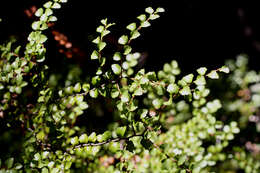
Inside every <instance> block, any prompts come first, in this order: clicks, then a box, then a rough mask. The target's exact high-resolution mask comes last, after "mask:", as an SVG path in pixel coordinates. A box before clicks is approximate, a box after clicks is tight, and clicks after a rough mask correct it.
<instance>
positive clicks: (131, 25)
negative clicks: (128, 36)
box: [126, 23, 136, 31]
mask: <svg viewBox="0 0 260 173" xmlns="http://www.w3.org/2000/svg"><path fill="white" fill-rule="evenodd" d="M126 28H127V29H128V30H130V31H134V30H135V29H136V23H131V24H129V25H127V27H126Z"/></svg>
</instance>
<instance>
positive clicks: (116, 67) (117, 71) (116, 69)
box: [111, 64, 122, 75]
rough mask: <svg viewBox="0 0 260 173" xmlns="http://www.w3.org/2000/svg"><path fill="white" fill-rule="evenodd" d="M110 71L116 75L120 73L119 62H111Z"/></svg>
mask: <svg viewBox="0 0 260 173" xmlns="http://www.w3.org/2000/svg"><path fill="white" fill-rule="evenodd" d="M111 68H112V71H113V73H115V74H116V75H120V74H121V70H122V69H121V66H120V65H119V64H112V65H111Z"/></svg>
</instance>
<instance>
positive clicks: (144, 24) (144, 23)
mask: <svg viewBox="0 0 260 173" xmlns="http://www.w3.org/2000/svg"><path fill="white" fill-rule="evenodd" d="M149 26H151V24H150V23H149V22H148V21H144V22H142V23H141V27H144V28H146V27H149Z"/></svg>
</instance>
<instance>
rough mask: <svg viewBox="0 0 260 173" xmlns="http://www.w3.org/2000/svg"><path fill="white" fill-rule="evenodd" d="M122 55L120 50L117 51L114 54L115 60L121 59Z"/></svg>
mask: <svg viewBox="0 0 260 173" xmlns="http://www.w3.org/2000/svg"><path fill="white" fill-rule="evenodd" d="M121 57H122V55H121V53H120V52H116V53H115V54H114V56H113V60H114V61H120V60H121Z"/></svg>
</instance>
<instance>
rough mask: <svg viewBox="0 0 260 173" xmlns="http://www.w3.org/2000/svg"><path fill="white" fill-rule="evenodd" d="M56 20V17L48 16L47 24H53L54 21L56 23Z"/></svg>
mask: <svg viewBox="0 0 260 173" xmlns="http://www.w3.org/2000/svg"><path fill="white" fill-rule="evenodd" d="M57 20H58V19H57V17H55V16H50V17H49V20H48V21H49V22H55V21H57Z"/></svg>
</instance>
